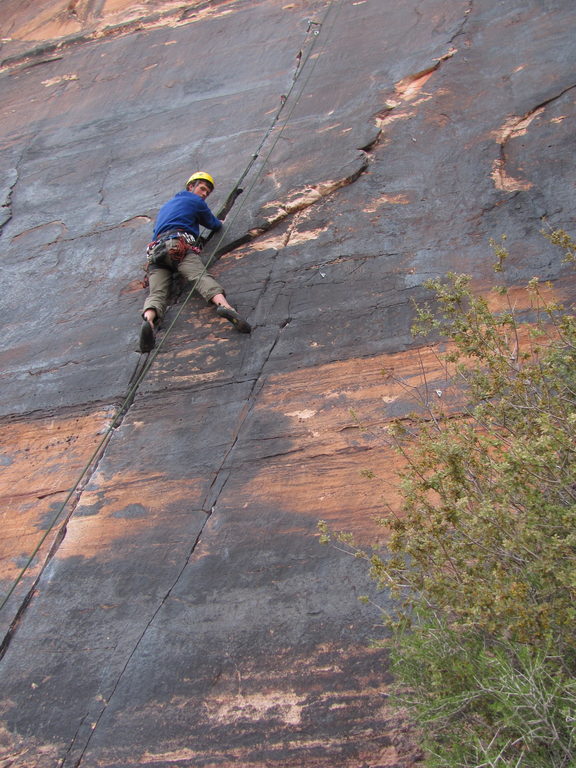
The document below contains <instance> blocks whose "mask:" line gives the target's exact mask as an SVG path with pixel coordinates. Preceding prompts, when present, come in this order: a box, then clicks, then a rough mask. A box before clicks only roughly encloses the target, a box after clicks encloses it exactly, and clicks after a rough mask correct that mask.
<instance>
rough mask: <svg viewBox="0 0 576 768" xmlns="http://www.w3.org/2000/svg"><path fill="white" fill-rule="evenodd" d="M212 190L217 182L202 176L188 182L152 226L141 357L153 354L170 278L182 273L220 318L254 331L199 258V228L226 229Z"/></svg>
mask: <svg viewBox="0 0 576 768" xmlns="http://www.w3.org/2000/svg"><path fill="white" fill-rule="evenodd" d="M213 189H214V179H213V178H212V176H210V174H208V173H204V172H203V171H200V172H198V173H193V174H192V176H190V178H189V179H188V181H187V182H186V189H183V190H182V191H181V192H178V193H177V194H176V195H175V196H174V197H173V198H172V199H171V200H168V202H167V203H165V204H164V205H163V206H162V207H161V208H160V210H159V212H158V216H157V217H156V222H155V224H154V241H153V242H152V243H150V245H149V246H148V277H149V282H150V292H149V296H148V298H147V299H146V302H145V304H144V309H143V310H142V317H143V323H142V328H141V330H140V351H141V352H150V350H151V349H153V348H154V343H155V340H154V333H155V329H156V325H157V324H158V322H159V321H160V320H161V319H162V317H163V315H164V312H165V309H166V304H167V302H168V294H169V290H170V281H171V275H172V273H173V272H181V273H182V274H183V275H184V277H186V279H187V280H189V281H190V282H194V281H196V280H197V281H198V282H197V284H196V286H195V288H196V290H197V291H198V293H199V294H200V295H201V296H202V297H203V298H204V299H206V301H208V302H211V303H212V304H215V305H216V312H217V314H218V315H219V316H220V317H223V318H225V319H226V320H229V321H230V322H231V323H232V324H233V325H234V326H235V328H236V330H238V331H240V333H250V331H251V330H252V329H251V327H250V325H249V324H248V323H247V322H246V320H244V318H243V317H240V315H239V314H238V312H236V310H235V309H234V307H232V306H231V305H230V304H229V303H228V301H227V300H226V296H225V293H224V289H223V288H222V286H221V285H219V284H218V283H217V282H216V281H215V280H214V278H213V277H212V276H211V275H210V274H208V272H207V271H206V268H205V267H204V264H203V263H202V260H201V259H200V256H199V253H200V248H199V247H198V246H199V240H198V238H199V235H200V225H202V226H203V227H206V228H207V229H211V230H213V231H216V230H218V229H220V228H221V227H222V221H220V219H217V218H216V216H214V214H213V213H212V211H211V210H210V208H209V207H208V205H207V203H206V198H207V197H208V195H209V194H210V193H211V192H212V190H213Z"/></svg>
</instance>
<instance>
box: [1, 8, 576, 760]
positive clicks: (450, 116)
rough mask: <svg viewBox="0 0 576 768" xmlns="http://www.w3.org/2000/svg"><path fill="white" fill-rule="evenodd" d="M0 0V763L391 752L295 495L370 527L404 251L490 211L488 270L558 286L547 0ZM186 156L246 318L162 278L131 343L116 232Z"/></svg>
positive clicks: (381, 656) (559, 145) (484, 266)
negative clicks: (144, 353)
mask: <svg viewBox="0 0 576 768" xmlns="http://www.w3.org/2000/svg"><path fill="white" fill-rule="evenodd" d="M0 10H1V11H2V13H1V16H2V48H1V53H2V65H1V71H0V78H1V81H2V93H3V99H2V104H1V107H0V109H1V112H0V125H1V126H2V139H1V141H2V153H1V155H0V170H1V173H0V201H1V208H0V224H1V226H2V230H1V236H0V259H1V261H0V264H1V267H2V275H3V290H2V309H3V311H2V317H3V329H2V330H3V344H2V348H1V351H0V361H1V373H0V376H1V382H2V392H3V397H2V400H1V405H0V408H1V411H0V413H1V419H2V421H1V424H0V429H1V431H2V449H1V453H0V478H1V479H2V490H1V494H2V504H1V506H0V516H1V518H0V519H1V522H2V530H3V536H2V539H1V541H0V587H1V589H0V601H1V605H2V607H1V608H0V630H1V634H0V640H3V644H2V658H1V660H0V691H1V694H0V712H1V716H2V725H1V726H0V765H5V766H8V765H10V766H18V767H19V768H37V767H38V768H39V767H40V766H42V767H44V766H46V767H48V766H49V767H50V768H52V766H56V765H58V766H63V767H64V768H70V767H71V766H81V767H82V768H93V767H95V766H110V767H111V766H123V768H125V767H126V766H136V765H149V766H158V768H160V767H162V768H166V767H167V766H172V765H174V766H176V765H177V766H203V767H205V768H208V766H228V765H232V764H234V765H243V766H244V765H246V766H264V765H267V766H272V765H273V766H302V765H306V766H322V767H328V766H330V767H331V768H334V766H338V768H345V767H347V766H349V767H350V768H352V766H354V768H359V766H371V768H376V767H377V766H409V765H411V764H412V763H413V762H414V760H415V756H416V754H417V749H416V748H415V747H411V746H410V743H409V741H408V738H407V735H406V732H405V724H403V723H402V722H401V721H400V720H399V718H398V716H397V715H395V714H394V713H392V712H391V711H390V709H389V707H388V704H387V691H388V685H389V682H390V679H389V673H388V671H387V665H386V655H385V652H384V651H382V650H375V649H374V648H372V647H371V645H370V642H371V639H372V638H373V637H375V636H376V637H378V636H379V635H380V633H381V629H380V627H379V623H380V617H379V613H378V611H377V610H376V608H375V607H374V606H371V605H363V604H361V603H359V602H358V600H357V597H358V595H360V594H371V590H372V587H371V585H370V584H369V582H368V579H367V576H366V572H365V568H364V566H363V564H362V563H360V562H358V561H355V560H351V559H350V558H349V557H347V556H346V555H344V554H342V553H340V552H338V551H335V550H333V549H328V548H325V547H322V546H321V545H320V544H319V543H318V540H317V536H316V522H317V520H318V519H320V518H322V519H326V520H328V521H329V522H330V523H331V524H332V525H334V526H335V527H336V528H344V529H354V530H355V531H357V532H358V536H359V538H360V539H361V540H362V541H371V540H373V539H374V538H375V537H376V538H377V537H378V536H379V535H380V534H379V531H378V528H377V527H376V526H375V524H374V522H373V518H374V516H375V515H378V514H380V513H381V512H382V510H383V508H384V507H385V506H386V505H388V504H389V505H392V506H394V505H395V504H397V491H396V488H395V486H394V480H393V469H394V461H395V460H394V457H393V456H392V454H391V453H390V451H389V449H388V448H387V445H386V441H385V435H384V431H385V426H386V423H387V421H389V420H390V419H391V418H394V417H396V416H398V415H402V414H404V413H406V412H408V411H409V410H411V408H412V402H411V401H410V398H409V397H408V395H407V389H409V387H410V386H413V385H416V384H417V383H418V382H419V380H420V372H421V365H422V364H424V366H425V367H426V369H427V371H428V377H429V380H430V381H431V382H434V381H435V377H439V376H440V373H439V371H437V369H436V367H435V366H436V364H435V356H434V349H433V348H428V347H426V348H421V349H418V346H417V345H418V344H421V342H416V341H415V340H414V339H413V338H412V337H411V334H410V322H411V318H412V304H411V302H412V300H413V299H416V300H421V299H422V298H424V297H425V296H426V291H425V289H424V288H423V283H424V281H425V280H426V279H427V278H429V277H433V276H439V275H442V274H444V273H445V272H447V271H448V270H455V271H460V272H469V273H471V274H473V276H474V283H475V286H476V287H477V289H478V290H487V288H488V287H489V285H490V284H491V281H492V277H491V263H492V260H493V259H492V257H491V253H490V250H489V247H488V240H489V238H490V237H496V238H498V237H499V236H500V235H501V234H506V235H507V243H508V247H509V249H510V253H511V258H510V264H509V267H508V270H507V272H506V278H505V279H507V280H508V281H509V283H510V284H512V285H516V284H517V285H522V284H523V283H524V282H526V281H527V279H529V278H530V277H532V276H533V275H534V274H538V275H540V276H541V277H543V278H546V279H549V280H551V281H552V282H553V285H554V289H555V290H556V292H557V293H558V295H559V296H560V297H561V298H562V299H563V300H565V301H568V302H571V301H572V300H573V298H574V287H573V285H571V284H570V282H569V281H568V280H567V278H566V277H565V274H564V271H563V268H562V266H561V264H560V263H559V259H558V256H557V254H556V253H555V252H554V251H553V250H552V249H551V246H549V245H548V244H547V242H546V241H545V240H544V239H543V238H542V236H541V235H540V230H541V229H542V227H547V226H549V227H552V228H557V227H563V228H565V229H566V230H567V231H569V232H572V233H573V232H574V178H575V175H574V152H573V149H574V139H573V125H574V111H575V110H574V99H575V95H576V72H575V71H574V60H575V59H574V39H576V38H575V34H574V33H575V26H576V23H575V17H574V11H573V7H572V2H571V0H552V2H550V1H548V2H546V3H543V2H541V0H522V1H521V2H520V0H509V1H508V2H506V3H503V2H500V1H499V0H486V1H485V2H483V3H479V2H477V1H475V0H463V1H462V2H460V1H459V0H451V1H450V2H447V0H420V1H419V2H416V1H415V0H414V1H413V0H406V1H405V2H403V3H397V2H393V0H316V1H314V0H294V1H293V2H289V0H221V1H220V2H202V3H200V2H196V3H194V2H193V3H181V2H168V1H167V2H162V1H161V0H150V1H149V2H141V3H139V4H134V3H128V2H125V1H124V0H109V1H108V2H106V1H105V0H101V1H100V2H93V1H91V0H86V1H85V2H83V1H82V0H73V2H56V0H43V1H42V2H37V3H34V4H33V5H30V4H23V3H20V2H15V0H1V2H0ZM197 169H207V170H209V171H210V172H211V173H212V174H213V175H214V176H215V177H216V179H217V188H216V191H215V193H214V195H213V196H212V197H211V198H210V204H211V206H212V207H213V209H214V210H217V209H218V207H219V205H220V204H221V203H222V202H223V201H224V200H225V199H226V196H227V195H228V193H229V192H230V191H231V190H232V189H233V188H234V187H235V185H236V184H237V183H238V181H239V180H241V185H242V187H243V189H244V191H243V193H242V194H241V195H240V197H239V198H238V199H237V201H236V203H235V205H234V207H233V208H232V211H231V213H230V215H229V216H228V218H227V219H226V227H225V231H224V233H223V235H218V236H217V237H214V238H213V239H212V240H211V241H210V244H209V247H208V248H207V250H206V252H205V256H206V259H207V260H211V261H212V262H213V266H212V271H213V273H214V274H215V275H216V276H217V277H218V279H220V280H221V281H222V282H223V283H224V285H225V286H226V288H227V291H228V294H229V297H230V299H231V300H232V301H233V303H234V304H235V305H237V306H238V308H239V309H240V310H241V311H242V312H243V313H244V314H246V315H247V317H248V319H249V320H250V322H251V323H252V325H253V327H254V330H253V333H252V334H251V336H241V335H239V334H236V333H235V332H234V330H233V329H232V328H231V326H229V324H227V323H226V322H224V321H222V320H220V319H218V318H217V317H216V316H215V314H214V313H213V311H212V310H211V308H209V307H207V306H206V305H205V304H204V303H203V302H202V301H201V300H200V299H199V298H197V297H194V296H192V297H191V296H189V295H188V292H187V291H186V289H185V288H183V287H182V286H175V287H176V293H175V296H174V303H173V305H172V307H171V309H170V311H169V313H168V317H167V320H166V323H165V325H164V328H163V331H162V333H161V335H160V344H159V346H158V349H157V350H156V352H155V353H154V355H152V356H151V359H150V360H149V365H148V367H145V368H142V367H141V365H142V362H141V359H140V355H139V354H138V352H137V351H136V348H137V332H138V328H139V312H140V308H141V306H142V303H143V300H144V296H145V292H144V290H143V289H142V286H141V280H142V277H143V272H142V266H143V262H144V256H143V254H144V248H145V245H146V243H147V242H148V241H149V240H150V239H151V229H152V223H153V220H154V216H155V214H156V211H157V209H158V207H159V206H160V205H161V204H162V203H163V202H164V201H165V199H167V197H168V196H170V195H171V194H173V193H174V192H176V191H178V189H180V188H181V187H182V185H183V183H184V181H185V179H186V178H187V176H188V175H189V174H190V172H192V171H194V170H197ZM178 291H179V293H178ZM519 301H522V299H521V298H520V299H519ZM383 369H386V370H388V371H390V370H391V371H393V373H394V376H392V377H386V376H384V375H383V374H382V371H383ZM438 380H439V379H438ZM402 383H403V384H404V386H402ZM406 385H407V386H406ZM366 470H370V473H374V474H375V475H376V476H377V478H378V480H376V481H375V480H369V479H368V478H367V477H366V475H367V472H366ZM372 596H373V597H374V599H375V601H377V602H379V603H380V604H382V605H384V606H385V605H386V597H385V596H383V595H372Z"/></svg>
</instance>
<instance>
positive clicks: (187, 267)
mask: <svg viewBox="0 0 576 768" xmlns="http://www.w3.org/2000/svg"><path fill="white" fill-rule="evenodd" d="M169 243H170V241H167V243H166V244H167V245H169ZM165 263H166V267H164V266H159V265H157V264H151V265H150V267H149V269H148V280H149V283H150V292H149V295H148V298H147V299H146V302H145V304H144V308H143V309H142V313H144V312H145V311H146V310H147V309H153V310H155V312H156V315H157V317H158V319H161V318H162V317H164V312H165V311H166V305H167V304H168V299H169V296H170V286H171V282H172V274H173V273H174V272H175V271H178V272H180V273H181V274H182V275H184V277H185V278H186V279H187V280H188V281H189V282H191V283H196V285H195V290H196V291H198V293H199V294H200V296H202V298H204V299H205V300H206V301H210V300H211V299H212V298H213V297H214V296H216V294H218V293H222V294H224V293H225V291H224V289H223V288H222V286H221V285H220V284H219V283H217V282H216V280H214V278H213V277H212V276H211V275H209V274H208V272H207V271H206V267H205V266H204V264H203V263H202V259H201V258H200V256H199V255H198V254H197V253H195V252H194V251H188V253H187V254H186V256H185V257H184V259H183V261H181V262H180V263H178V262H172V259H171V258H170V255H169V254H167V255H166V256H165ZM196 281H197V282H196Z"/></svg>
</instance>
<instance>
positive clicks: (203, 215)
mask: <svg viewBox="0 0 576 768" xmlns="http://www.w3.org/2000/svg"><path fill="white" fill-rule="evenodd" d="M200 226H203V227H206V228H207V229H213V230H216V229H220V227H221V226H222V222H221V221H220V219H217V218H216V216H214V214H213V213H212V211H211V210H210V208H208V204H207V203H206V201H205V200H204V199H203V198H202V197H200V195H196V194H194V192H188V190H186V189H183V190H182V191H181V192H178V193H177V194H176V195H174V197H173V198H172V199H171V200H168V202H167V203H164V205H163V206H162V208H160V210H159V211H158V216H157V217H156V222H155V224H154V239H155V240H156V239H157V238H158V236H159V235H161V234H162V232H165V231H166V230H169V229H181V230H183V231H184V232H190V233H191V234H192V235H194V237H198V235H199V234H200Z"/></svg>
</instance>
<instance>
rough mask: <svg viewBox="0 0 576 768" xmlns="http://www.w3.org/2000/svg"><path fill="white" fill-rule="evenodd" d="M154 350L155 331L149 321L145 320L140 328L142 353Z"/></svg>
mask: <svg viewBox="0 0 576 768" xmlns="http://www.w3.org/2000/svg"><path fill="white" fill-rule="evenodd" d="M153 349H154V331H153V329H152V326H151V325H150V323H149V322H148V320H144V322H143V323H142V328H140V352H143V353H144V352H150V351H151V350H153Z"/></svg>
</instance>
